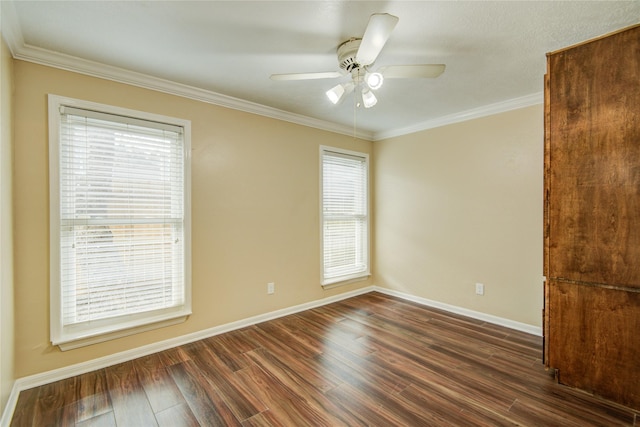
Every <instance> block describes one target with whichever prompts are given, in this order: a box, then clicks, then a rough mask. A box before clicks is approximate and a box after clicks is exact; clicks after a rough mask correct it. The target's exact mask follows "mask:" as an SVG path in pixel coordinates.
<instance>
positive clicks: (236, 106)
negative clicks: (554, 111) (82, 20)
mask: <svg viewBox="0 0 640 427" xmlns="http://www.w3.org/2000/svg"><path fill="white" fill-rule="evenodd" d="M1 3H2V35H3V37H4V38H5V41H6V42H7V45H8V46H9V50H10V51H11V54H12V56H13V58H14V59H19V60H22V61H28V62H33V63H35V64H40V65H45V66H48V67H53V68H58V69H62V70H66V71H71V72H75V73H80V74H84V75H88V76H91V77H97V78H101V79H105V80H111V81H114V82H118V83H125V84H128V85H132V86H137V87H141V88H145V89H150V90H154V91H158V92H163V93H167V94H170V95H177V96H181V97H184V98H189V99H193V100H196V101H201V102H206V103H209V104H214V105H218V106H221V107H225V108H230V109H233V110H239V111H243V112H245V113H251V114H257V115H260V116H264V117H269V118H272V119H277V120H283V121H286V122H290V123H295V124H299V125H302V126H307V127H312V128H315V129H320V130H325V131H329V132H333V133H338V134H342V135H348V136H354V133H353V128H352V127H351V126H346V125H339V124H336V123H331V122H328V121H325V120H319V119H314V118H312V117H307V116H303V115H301V114H296V113H291V112H289V111H284V110H279V109H277V108H272V107H267V106H265V105H262V104H257V103H255V102H250V101H245V100H243V99H239V98H234V97H232V96H227V95H222V94H219V93H216V92H213V91H210V90H206V89H201V88H197V87H194V86H189V85H185V84H181V83H176V82H173V81H170V80H165V79H161V78H158V77H154V76H150V75H147V74H143V73H138V72H134V71H130V70H126V69H123V68H119V67H114V66H111V65H106V64H102V63H99V62H95V61H89V60H86V59H81V58H77V57H74V56H71V55H66V54H62V53H59V52H53V51H50V50H47V49H42V48H38V47H35V46H31V45H28V44H26V43H24V40H23V38H22V32H21V30H20V27H19V22H18V19H17V17H16V13H15V7H14V5H13V2H12V1H6V2H5V1H3V2H1ZM355 136H356V137H357V138H361V139H365V140H368V141H372V140H373V137H374V134H373V132H369V131H365V130H357V131H356V134H355Z"/></svg>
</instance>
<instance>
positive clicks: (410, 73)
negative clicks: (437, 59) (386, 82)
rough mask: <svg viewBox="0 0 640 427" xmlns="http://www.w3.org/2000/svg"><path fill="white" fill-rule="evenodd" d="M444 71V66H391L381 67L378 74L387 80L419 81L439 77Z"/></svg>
mask: <svg viewBox="0 0 640 427" xmlns="http://www.w3.org/2000/svg"><path fill="white" fill-rule="evenodd" d="M444 69H445V65H444V64H420V65H389V66H388V67H381V68H380V69H379V70H378V72H380V73H381V74H382V75H383V76H384V78H385V79H416V78H418V79H419V78H434V77H438V76H439V75H440V74H442V73H443V72H444Z"/></svg>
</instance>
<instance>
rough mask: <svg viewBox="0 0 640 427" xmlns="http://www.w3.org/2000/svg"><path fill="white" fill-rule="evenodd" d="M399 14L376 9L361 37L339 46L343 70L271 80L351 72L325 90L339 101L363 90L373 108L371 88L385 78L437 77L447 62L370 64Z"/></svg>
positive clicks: (279, 76) (275, 76)
mask: <svg viewBox="0 0 640 427" xmlns="http://www.w3.org/2000/svg"><path fill="white" fill-rule="evenodd" d="M397 23H398V17H397V16H393V15H390V14H388V13H374V14H373V15H371V18H369V23H368V24H367V28H366V30H365V32H364V35H363V36H362V38H355V37H353V38H350V39H349V40H347V41H345V42H343V43H342V44H340V45H339V46H338V51H337V54H338V64H339V66H340V70H341V71H323V72H318V73H290V74H272V75H271V79H272V80H312V79H333V78H339V77H344V76H346V75H349V74H350V75H351V80H350V81H348V82H346V83H340V84H338V85H336V86H334V87H332V88H331V89H329V90H328V91H327V92H326V95H327V97H328V98H329V100H330V101H331V102H332V103H334V104H337V103H338V102H340V101H341V100H343V99H344V97H345V95H347V94H349V93H351V92H353V91H355V90H356V89H357V90H358V92H359V93H360V96H361V98H362V104H363V105H364V106H365V108H371V107H373V106H374V105H376V103H377V102H378V100H377V98H376V96H375V95H374V94H373V92H372V91H375V90H377V89H379V88H380V87H381V86H382V83H383V82H384V79H406V78H434V77H438V76H439V75H440V74H442V73H443V72H444V69H445V65H444V64H418V65H390V66H386V67H381V68H380V69H378V70H376V71H372V70H371V69H370V67H371V66H372V65H373V63H374V62H375V60H376V58H377V57H378V55H379V54H380V51H382V48H383V47H384V45H385V43H386V42H387V39H388V38H389V36H390V35H391V32H392V31H393V29H394V28H395V26H396V24H397Z"/></svg>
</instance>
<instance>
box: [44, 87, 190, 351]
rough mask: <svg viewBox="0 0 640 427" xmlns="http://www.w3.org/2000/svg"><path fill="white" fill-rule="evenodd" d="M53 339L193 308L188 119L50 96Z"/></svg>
mask: <svg viewBox="0 0 640 427" xmlns="http://www.w3.org/2000/svg"><path fill="white" fill-rule="evenodd" d="M49 126H50V129H49V131H50V138H49V141H50V155H49V162H50V165H49V170H50V187H51V188H50V209H51V211H50V218H51V227H50V229H51V236H50V241H51V341H52V342H53V344H55V345H59V346H60V348H61V349H63V350H66V349H69V348H75V347H79V346H82V345H88V344H91V343H94V342H99V341H104V340H106V339H111V338H116V337H119V336H124V335H129V334H131V333H135V332H138V331H141V330H147V329H151V328H152V327H156V326H158V327H159V326H166V325H168V324H172V323H177V322H180V321H184V319H185V318H186V316H187V315H189V314H190V313H191V302H190V299H191V295H190V294H191V292H190V223H189V218H190V214H189V212H190V208H189V205H190V203H189V194H190V193H189V172H190V168H189V152H190V122H189V121H186V120H179V119H173V118H169V117H164V116H157V115H152V114H147V113H141V112H137V111H131V110H125V109H120V108H116V107H110V106H106V105H101V104H95V103H89V102H84V101H79V100H74V99H69V98H62V97H58V96H54V95H50V96H49Z"/></svg>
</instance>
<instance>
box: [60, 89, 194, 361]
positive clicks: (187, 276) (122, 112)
mask: <svg viewBox="0 0 640 427" xmlns="http://www.w3.org/2000/svg"><path fill="white" fill-rule="evenodd" d="M64 107H73V108H79V109H83V110H90V111H95V112H98V113H106V114H112V115H117V116H124V117H128V118H132V119H133V120H136V119H138V120H144V121H152V122H157V123H164V124H167V125H171V126H177V127H180V128H182V131H183V144H184V145H183V152H184V154H183V166H184V178H183V185H184V188H183V197H184V216H183V222H182V228H183V233H184V236H183V240H184V242H183V244H184V247H183V254H184V259H183V261H184V265H183V266H182V268H183V269H184V294H183V303H182V304H180V305H178V306H175V307H172V308H165V309H160V310H154V311H148V312H145V313H137V314H130V315H123V316H120V317H116V318H111V319H102V320H94V321H89V322H85V323H84V324H76V325H67V326H65V325H63V318H62V299H63V298H62V279H61V277H62V275H61V192H60V148H61V138H60V131H61V111H62V109H63V108H64ZM48 108H49V187H50V193H49V199H50V200H49V206H50V208H49V209H50V333H51V342H52V343H53V344H54V345H58V346H59V347H60V349H62V350H63V351H64V350H69V349H73V348H77V347H82V346H86V345H90V344H95V343H98V342H103V341H107V340H111V339H115V338H119V337H123V336H127V335H132V334H135V333H139V332H143V331H147V330H151V329H156V328H161V327H165V326H168V325H173V324H177V323H180V322H184V321H185V320H186V319H187V317H188V316H189V315H190V314H191V122H190V121H189V120H183V119H178V118H173V117H167V116H163V115H158V114H152V113H147V112H141V111H136V110H130V109H126V108H120V107H114V106H110V105H105V104H99V103H95V102H89V101H84V100H78V99H73V98H67V97H62V96H57V95H51V94H50V95H49V96H48Z"/></svg>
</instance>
